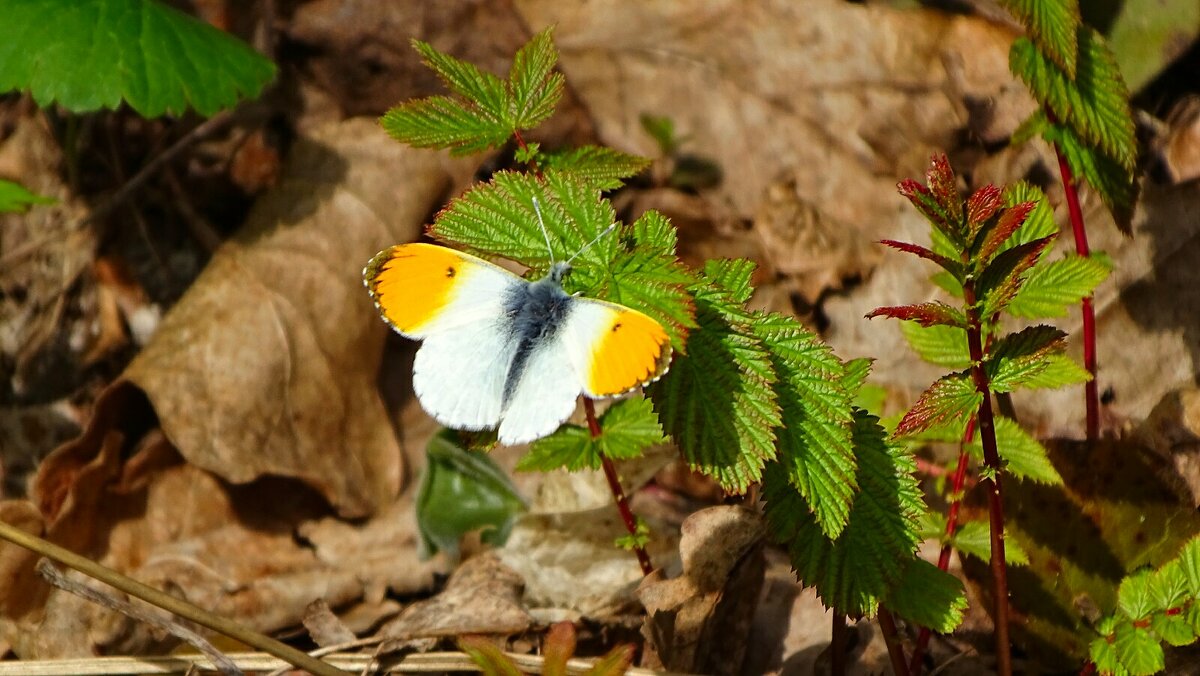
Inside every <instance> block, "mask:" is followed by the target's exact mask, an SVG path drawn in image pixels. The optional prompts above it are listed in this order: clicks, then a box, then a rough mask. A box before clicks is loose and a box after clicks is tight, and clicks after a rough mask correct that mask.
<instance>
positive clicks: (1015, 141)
mask: <svg viewBox="0 0 1200 676" xmlns="http://www.w3.org/2000/svg"><path fill="white" fill-rule="evenodd" d="M1049 124H1050V120H1049V119H1048V118H1047V117H1046V111H1044V110H1042V109H1041V108H1038V109H1036V110H1034V111H1033V112H1032V113H1030V114H1029V117H1027V118H1025V120H1024V121H1023V122H1021V124H1019V125H1017V128H1016V129H1014V130H1013V133H1012V136H1011V137H1010V138H1009V140H1008V142H1009V143H1010V144H1012V145H1014V146H1020V145H1024V144H1025V143H1028V142H1029V141H1031V140H1032V139H1035V138H1037V137H1039V136H1041V135H1042V133H1043V132H1045V130H1046V127H1047V126H1048V125H1049Z"/></svg>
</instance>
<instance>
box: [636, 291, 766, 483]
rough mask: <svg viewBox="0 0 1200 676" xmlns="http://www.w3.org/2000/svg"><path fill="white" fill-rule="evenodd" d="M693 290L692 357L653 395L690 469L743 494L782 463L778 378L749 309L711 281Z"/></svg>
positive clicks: (674, 365)
mask: <svg viewBox="0 0 1200 676" xmlns="http://www.w3.org/2000/svg"><path fill="white" fill-rule="evenodd" d="M693 291H694V295H695V302H696V322H697V324H698V329H697V330H695V331H693V332H692V333H691V335H690V336H689V338H688V344H687V354H686V355H682V354H680V355H676V356H675V358H674V360H673V361H672V362H671V370H670V371H668V372H667V375H665V376H663V378H662V379H661V380H659V381H658V382H657V383H654V384H653V385H651V386H650V387H649V388H648V393H649V395H650V399H651V401H653V402H654V408H655V410H656V411H658V414H659V420H661V421H662V424H663V428H664V429H665V430H666V432H667V433H668V434H670V435H671V437H672V438H673V439H674V440H675V442H676V443H677V444H679V447H680V450H681V451H682V452H683V456H684V459H685V460H687V462H688V464H689V465H690V466H691V467H692V468H693V469H695V470H697V471H700V472H702V473H704V474H706V475H708V476H710V477H712V478H713V479H715V480H716V481H717V483H719V484H720V485H721V486H722V487H723V488H725V489H726V490H727V491H730V492H735V493H741V492H743V491H745V490H746V488H747V487H748V486H749V485H750V484H751V483H754V482H756V481H758V480H759V479H760V478H761V476H762V468H763V465H764V464H765V463H766V462H767V461H768V460H770V459H773V458H774V457H775V432H774V430H776V429H777V428H778V427H779V424H780V422H782V415H781V411H780V407H779V402H778V400H777V399H776V396H775V392H774V390H773V389H772V388H773V386H774V384H775V382H776V375H775V371H774V369H773V368H772V366H771V354H770V352H769V351H768V350H767V348H766V347H765V346H764V345H763V343H762V340H760V339H759V338H758V337H757V336H756V335H755V334H754V328H753V326H752V322H753V321H754V318H753V316H751V315H750V314H749V313H748V312H746V311H745V310H744V309H743V308H742V304H741V303H739V302H736V301H734V300H732V299H731V298H730V297H729V295H728V294H727V293H725V292H724V291H723V290H722V289H720V288H718V287H715V286H713V285H711V284H708V283H702V284H700V285H698V286H697V287H695V288H694V289H693Z"/></svg>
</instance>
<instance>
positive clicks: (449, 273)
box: [446, 265, 458, 277]
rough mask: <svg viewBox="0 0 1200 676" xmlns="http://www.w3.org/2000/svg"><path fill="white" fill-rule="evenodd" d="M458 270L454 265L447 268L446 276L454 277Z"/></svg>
mask: <svg viewBox="0 0 1200 676" xmlns="http://www.w3.org/2000/svg"><path fill="white" fill-rule="evenodd" d="M457 272H458V271H457V270H455V269H454V266H453V265H451V266H449V267H447V268H446V276H447V277H453V276H454V275H455V274H456V273H457Z"/></svg>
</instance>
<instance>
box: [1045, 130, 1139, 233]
mask: <svg viewBox="0 0 1200 676" xmlns="http://www.w3.org/2000/svg"><path fill="white" fill-rule="evenodd" d="M1042 137H1043V138H1045V139H1046V141H1047V142H1049V143H1053V144H1054V146H1055V147H1056V148H1058V150H1059V152H1061V153H1062V154H1063V156H1064V157H1066V158H1067V164H1068V165H1070V167H1071V171H1072V173H1073V174H1074V175H1075V177H1076V179H1077V180H1078V178H1080V177H1082V178H1083V180H1085V181H1087V183H1088V185H1090V186H1092V189H1093V190H1095V191H1096V192H1097V193H1099V195H1100V199H1101V200H1103V201H1104V205H1105V206H1106V207H1108V210H1109V211H1110V212H1112V215H1113V220H1114V221H1116V224H1117V228H1118V229H1120V230H1121V232H1123V233H1125V234H1127V235H1128V234H1130V233H1131V232H1132V227H1133V205H1134V202H1136V201H1137V197H1138V182H1137V174H1136V173H1134V172H1132V171H1129V170H1127V169H1125V168H1124V167H1122V166H1121V165H1120V164H1119V163H1118V162H1117V161H1116V160H1114V159H1112V158H1110V157H1108V156H1107V155H1105V154H1104V153H1103V152H1099V151H1097V150H1095V149H1093V148H1091V147H1089V146H1088V145H1087V144H1086V143H1084V142H1083V141H1082V140H1081V139H1080V138H1079V136H1078V135H1077V134H1076V133H1075V132H1074V131H1073V130H1071V129H1070V128H1069V127H1067V126H1064V125H1050V126H1048V127H1046V129H1045V130H1044V132H1043V134H1042Z"/></svg>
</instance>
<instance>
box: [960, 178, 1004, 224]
mask: <svg viewBox="0 0 1200 676" xmlns="http://www.w3.org/2000/svg"><path fill="white" fill-rule="evenodd" d="M1002 206H1004V199H1003V197H1002V196H1001V192H1000V188H997V187H996V186H994V185H992V184H990V183H989V184H987V185H985V186H983V187H982V188H980V189H979V190H976V191H975V194H974V195H971V197H970V198H969V199H967V227H968V228H969V229H970V231H971V232H973V233H974V232H979V229H980V228H981V227H983V223H984V221H986V220H987V219H989V218H991V217H992V216H993V215H995V213H996V212H997V211H999V210H1000V207H1002Z"/></svg>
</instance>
